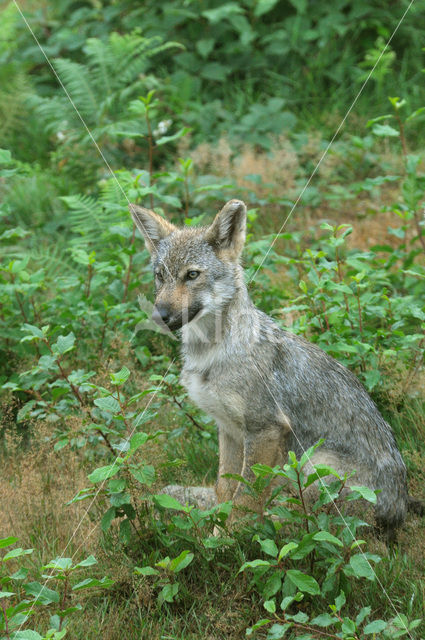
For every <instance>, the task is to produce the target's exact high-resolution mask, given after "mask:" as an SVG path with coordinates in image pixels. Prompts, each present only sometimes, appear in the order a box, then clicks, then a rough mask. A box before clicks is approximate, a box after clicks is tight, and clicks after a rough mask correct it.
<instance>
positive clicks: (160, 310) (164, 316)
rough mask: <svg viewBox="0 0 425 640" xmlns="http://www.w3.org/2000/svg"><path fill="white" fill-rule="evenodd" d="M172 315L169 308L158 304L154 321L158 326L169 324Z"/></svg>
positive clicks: (154, 311)
mask: <svg viewBox="0 0 425 640" xmlns="http://www.w3.org/2000/svg"><path fill="white" fill-rule="evenodd" d="M170 317H171V313H170V309H169V307H168V306H166V305H163V304H157V305H155V306H154V308H153V312H152V320H153V321H154V322H156V323H157V324H168V323H169V321H170Z"/></svg>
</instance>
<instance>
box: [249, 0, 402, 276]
mask: <svg viewBox="0 0 425 640" xmlns="http://www.w3.org/2000/svg"><path fill="white" fill-rule="evenodd" d="M414 2H415V0H411V2H410V4H409V6H408V7H407V9H406V11H405V12H404V13H403V15H402V16H401V18H400V20H399V21H398V24H397V26H396V28H395V29H394V31H393V32H392V34H391V36H390V38H389V39H388V41H387V43H386V44H385V47H384V48H383V49H382V51H381V53H380V55H379V58H378V59H377V61H376V62H375V64H374V65H373V68H372V69H371V71H370V72H369V74H368V76H367V78H366V80H365V81H364V82H363V84H362V86H361V87H360V90H359V92H358V94H357V95H356V97H355V98H354V100H353V102H352V104H351V106H350V108H349V109H348V111H347V113H346V114H345V116H344V117H343V119H342V120H341V122H340V124H339V127H338V128H337V130H336V131H335V133H334V135H333V136H332V139H331V141H330V142H329V143H328V145H327V147H326V149H325V150H324V152H323V153H322V155H321V157H320V159H319V162H318V163H317V165H316V166H315V168H314V170H313V172H312V174H311V175H310V177H309V179H308V180H307V182H306V183H305V185H304V187H303V188H302V190H301V193H300V194H299V196H298V198H297V199H296V200H295V202H294V204H293V205H292V208H291V210H290V211H289V213H288V215H287V216H286V218H285V220H284V221H283V224H282V226H281V227H280V229H279V231H278V232H277V233H276V234H275V236H274V238H273V240H272V242H271V244H270V247H269V248H268V250H267V252H266V253H265V254H264V256H263V258H262V260H261V262H260V264H259V265H258V267H257V268H256V270H255V271H254V273H253V275H252V276H251V278H250V279H249V282H248V286H249V285H250V284H251V282H252V281H253V280H254V278H255V276H256V275H257V273H258V271H259V270H260V269H261V267H262V266H263V264H264V261H265V260H266V258H267V256H268V255H269V253H270V251H271V250H272V248H273V246H274V244H275V242H276V240H277V238H278V236H279V235H280V234H281V233H282V231H283V229H284V228H285V226H286V224H287V222H288V220H289V219H290V217H291V216H292V214H293V213H294V211H295V208H296V207H297V205H298V203H299V201H300V200H301V198H302V197H303V195H304V192H305V190H306V189H307V187H308V186H309V184H310V182H311V181H312V179H313V178H314V176H315V175H316V173H317V171H318V169H319V167H320V165H321V164H322V161H323V159H324V158H325V156H326V155H327V153H328V151H329V149H330V148H331V146H332V145H333V143H334V140H335V138H336V137H337V135H338V133H339V132H340V131H341V129H342V127H343V126H344V124H345V121H346V120H347V118H348V116H349V115H350V113H351V111H352V110H353V108H354V106H355V105H356V103H357V100H358V99H359V98H360V96H361V94H362V93H363V89H364V88H365V86H366V85H367V83H368V82H369V80H370V78H371V77H372V74H373V72H374V71H375V69H376V67H377V66H378V64H379V62H380V61H381V58H382V56H383V55H384V53H385V51H386V50H387V49H388V47H389V45H390V43H391V40H392V39H393V37H394V36H395V34H396V33H397V31H398V28H399V27H400V25H401V23H402V22H403V20H404V18H405V17H406V15H407V13H408V12H409V9H410V7H411V6H412V4H413V3H414Z"/></svg>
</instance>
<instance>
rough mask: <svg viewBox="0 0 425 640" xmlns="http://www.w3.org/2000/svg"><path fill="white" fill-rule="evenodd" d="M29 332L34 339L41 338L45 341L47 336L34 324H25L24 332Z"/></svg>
mask: <svg viewBox="0 0 425 640" xmlns="http://www.w3.org/2000/svg"><path fill="white" fill-rule="evenodd" d="M24 330H25V331H29V333H30V334H31V336H33V337H34V338H41V339H44V338H45V335H44V333H43V332H42V330H41V329H39V328H38V327H35V326H34V325H33V324H27V323H25V324H23V325H22V331H24ZM23 340H24V338H23V339H22V340H21V342H23Z"/></svg>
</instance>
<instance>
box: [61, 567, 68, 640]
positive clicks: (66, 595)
mask: <svg viewBox="0 0 425 640" xmlns="http://www.w3.org/2000/svg"><path fill="white" fill-rule="evenodd" d="M68 589H69V576H68V575H66V578H65V584H64V587H63V594H62V599H61V603H60V608H61V611H63V610H64V609H65V605H66V601H67V599H68ZM63 621H64V618H63V617H61V619H60V622H59V631H61V629H62V623H63Z"/></svg>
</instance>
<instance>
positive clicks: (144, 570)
mask: <svg viewBox="0 0 425 640" xmlns="http://www.w3.org/2000/svg"><path fill="white" fill-rule="evenodd" d="M134 573H135V575H136V576H139V575H140V576H157V575H159V571H158V569H154V568H153V567H134Z"/></svg>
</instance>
